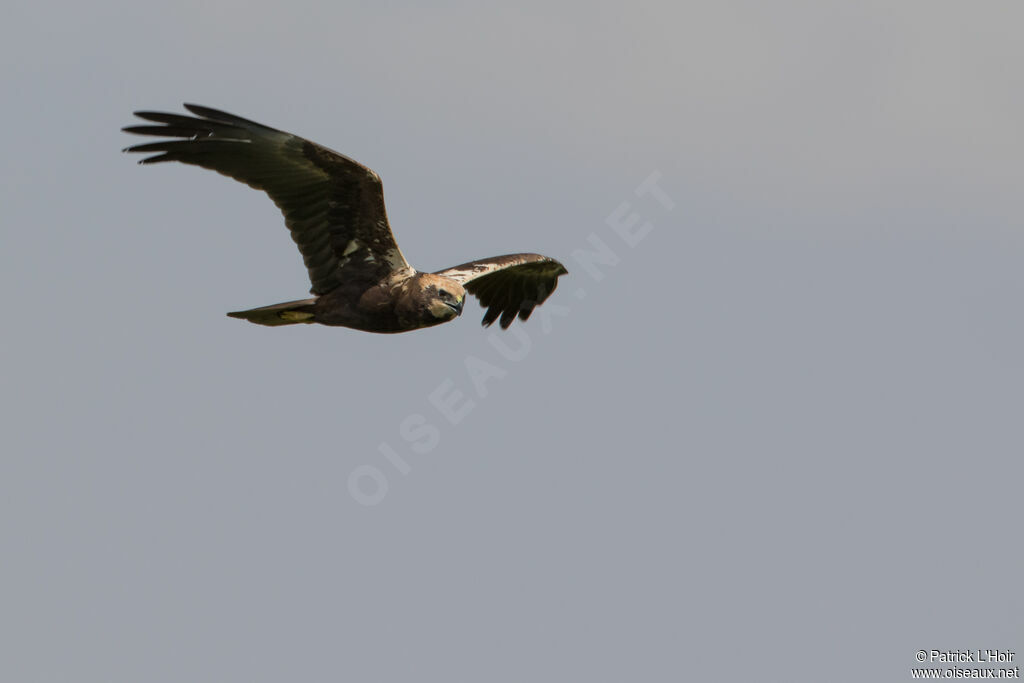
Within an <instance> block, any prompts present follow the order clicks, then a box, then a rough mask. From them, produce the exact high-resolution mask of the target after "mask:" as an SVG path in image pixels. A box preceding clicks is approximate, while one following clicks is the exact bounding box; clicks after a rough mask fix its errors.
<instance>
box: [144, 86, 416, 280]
mask: <svg viewBox="0 0 1024 683" xmlns="http://www.w3.org/2000/svg"><path fill="white" fill-rule="evenodd" d="M185 108H186V109H188V110H189V111H190V112H192V113H193V114H195V115H196V116H195V117H192V116H184V115H182V114H165V113H161V112H150V111H138V112H135V115H136V116H138V117H139V118H142V119H145V120H147V121H152V122H154V123H157V124H160V125H143V126H128V127H126V128H124V130H125V131H126V132H128V133H137V134H139V135H155V136H160V137H167V138H175V139H171V140H161V141H159V142H152V143H148V144H142V145H134V146H132V147H128V148H127V149H125V151H126V152H156V153H157V154H155V155H154V156H150V157H146V158H145V159H143V160H142V161H140V162H139V163H143V164H154V163H158V162H161V161H180V162H182V163H184V164H193V165H195V166H202V167H203V168H209V169H212V170H214V171H217V172H218V173H222V174H224V175H226V176H229V177H231V178H234V179H235V180H238V181H241V182H243V183H245V184H246V185H248V186H249V187H253V188H255V189H257V190H263V191H264V192H266V193H267V194H268V195H270V198H271V199H272V200H273V201H274V203H275V204H277V206H278V208H280V209H281V211H282V213H284V219H285V224H286V225H287V226H288V229H289V230H291V233H292V239H294V240H295V243H296V244H297V245H298V246H299V251H300V252H302V258H303V260H304V261H305V264H306V269H307V270H308V271H309V280H310V282H311V283H312V285H313V288H312V290H310V291H311V292H312V293H314V294H323V293H325V292H328V291H330V290H332V289H334V288H335V287H337V286H338V285H339V284H340V283H341V282H343V281H345V280H346V279H355V278H369V279H374V280H377V279H380V278H381V277H384V276H386V275H387V274H388V273H390V272H392V271H395V270H400V269H403V268H409V263H408V262H407V261H406V260H405V257H404V256H403V255H402V252H401V251H400V250H399V249H398V244H396V243H395V237H394V235H393V234H392V233H391V228H390V227H389V225H388V218H387V214H386V213H385V212H384V190H383V186H382V185H381V180H380V176H378V175H377V174H376V173H374V172H373V171H371V170H370V169H368V168H367V167H365V166H363V165H362V164H360V163H358V162H356V161H353V160H352V159H349V158H348V157H346V156H343V155H341V154H338V153H337V152H335V151H332V150H330V149H327V148H326V147H321V146H320V145H318V144H316V143H313V142H310V141H309V140H304V139H302V138H300V137H298V136H295V135H292V134H290V133H285V132H283V131H279V130H275V129H273V128H269V127H267V126H264V125H261V124H259V123H255V122H253V121H248V120H246V119H243V118H241V117H239V116H235V115H233V114H228V113H225V112H222V111H217V110H216V109H210V108H208V107H200V106H197V105H194V104H186V105H185Z"/></svg>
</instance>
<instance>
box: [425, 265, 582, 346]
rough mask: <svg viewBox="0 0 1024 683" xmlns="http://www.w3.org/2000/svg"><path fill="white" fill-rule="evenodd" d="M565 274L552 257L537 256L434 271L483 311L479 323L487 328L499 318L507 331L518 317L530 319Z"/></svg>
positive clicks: (561, 266) (566, 271) (563, 268)
mask: <svg viewBox="0 0 1024 683" xmlns="http://www.w3.org/2000/svg"><path fill="white" fill-rule="evenodd" d="M568 272H569V271H568V270H566V269H565V266H563V265H562V264H561V263H559V262H558V261H556V260H555V259H553V258H548V257H547V256H541V255H540V254H507V255H505V256H493V257H491V258H485V259H480V260H479V261H470V262H469V263H463V264H462V265H461V266H455V267H454V268H448V269H447V270H442V271H438V272H437V273H435V275H443V276H444V277H448V278H451V279H452V280H455V281H457V282H458V283H459V284H461V285H462V286H463V287H465V288H466V291H468V292H469V293H470V294H473V295H475V296H476V298H477V299H479V300H480V304H481V305H482V306H483V307H484V308H486V309H487V312H486V313H484V319H483V324H484V326H485V327H486V326H489V325H490V324H491V323H493V322H494V321H495V320H497V318H498V316H499V315H500V316H501V322H500V324H501V327H502V328H508V326H509V325H511V324H512V321H513V320H515V319H516V316H517V315H518V316H519V319H520V320H526V319H527V318H529V317H530V313H532V312H533V309H534V308H536V307H537V306H539V305H540V304H542V303H544V300H545V299H547V298H548V296H550V295H551V292H553V291H555V287H556V286H557V285H558V278H559V276H561V275H565V274H566V273H568Z"/></svg>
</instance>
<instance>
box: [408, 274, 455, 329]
mask: <svg viewBox="0 0 1024 683" xmlns="http://www.w3.org/2000/svg"><path fill="white" fill-rule="evenodd" d="M411 284H412V293H413V296H414V299H415V301H416V309H417V313H418V315H419V317H420V322H421V323H422V325H423V326H424V327H429V326H431V325H438V324H440V323H444V322H448V321H449V320H452V319H453V318H456V317H458V316H459V314H461V313H462V305H463V304H464V303H465V301H466V290H465V289H464V288H463V286H462V285H460V284H459V283H458V282H456V281H455V280H452V279H451V278H447V277H444V276H442V275H434V274H432V273H418V274H417V275H416V277H415V282H413V283H411Z"/></svg>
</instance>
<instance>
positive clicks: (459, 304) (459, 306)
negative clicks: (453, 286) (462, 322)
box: [444, 299, 465, 316]
mask: <svg viewBox="0 0 1024 683" xmlns="http://www.w3.org/2000/svg"><path fill="white" fill-rule="evenodd" d="M463 301H465V299H463ZM463 301H456V302H455V303H450V302H448V301H445V302H444V305H445V306H447V307H448V308H450V309H452V310H453V311H455V315H456V316H460V315H462V303H463Z"/></svg>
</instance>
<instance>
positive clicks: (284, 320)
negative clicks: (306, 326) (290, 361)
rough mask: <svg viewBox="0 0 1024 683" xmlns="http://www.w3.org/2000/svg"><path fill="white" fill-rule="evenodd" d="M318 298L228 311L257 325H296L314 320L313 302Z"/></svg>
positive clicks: (235, 316)
mask: <svg viewBox="0 0 1024 683" xmlns="http://www.w3.org/2000/svg"><path fill="white" fill-rule="evenodd" d="M315 303H316V299H302V300H301V301H286V302H284V303H283V304H274V305H273V306H263V307H261V308H251V309H249V310H248V311H234V312H232V313H228V315H229V316H230V317H232V318H242V319H243V320H248V321H249V322H251V323H256V324H257V325H270V326H276V325H295V324H296V323H311V322H313V318H314V313H313V304H315Z"/></svg>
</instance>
